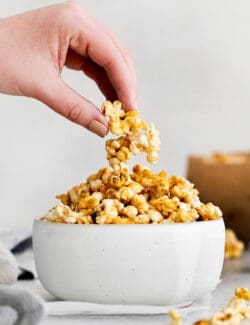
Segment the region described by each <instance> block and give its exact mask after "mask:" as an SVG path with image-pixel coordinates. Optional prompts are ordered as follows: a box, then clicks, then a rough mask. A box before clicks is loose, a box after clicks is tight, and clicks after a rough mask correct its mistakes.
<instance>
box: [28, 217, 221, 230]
mask: <svg viewBox="0 0 250 325" xmlns="http://www.w3.org/2000/svg"><path fill="white" fill-rule="evenodd" d="M218 223H219V224H220V223H223V224H224V227H225V223H224V219H223V217H221V218H219V219H214V220H206V221H193V222H175V223H156V224H152V223H151V224H141V223H139V224H135V223H130V224H113V223H109V224H96V223H94V224H79V223H56V222H51V221H44V220H41V218H39V217H36V218H35V219H34V222H33V225H35V224H47V225H48V227H55V226H56V227H57V226H58V227H67V226H71V227H91V228H94V227H95V228H96V227H105V228H106V227H119V228H120V227H124V226H125V227H130V228H132V227H133V228H134V227H135V228H139V227H140V228H141V227H148V226H149V225H150V226H153V227H163V226H165V227H198V226H199V227H202V225H207V224H215V225H216V224H218ZM195 225H197V226H195Z"/></svg>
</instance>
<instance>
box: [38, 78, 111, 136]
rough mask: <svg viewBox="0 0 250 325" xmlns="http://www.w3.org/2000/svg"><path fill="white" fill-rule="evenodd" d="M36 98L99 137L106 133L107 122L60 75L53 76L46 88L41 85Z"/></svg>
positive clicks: (93, 106) (95, 108)
mask: <svg viewBox="0 0 250 325" xmlns="http://www.w3.org/2000/svg"><path fill="white" fill-rule="evenodd" d="M36 98H37V99H39V100H40V101H42V102H43V103H45V104H46V105H47V106H49V107H51V108H52V109H53V110H54V111H56V112H57V113H59V114H61V115H63V116H64V117H66V118H67V119H69V120H71V121H72V122H74V123H77V124H79V125H81V126H83V127H85V128H87V129H88V130H89V131H91V132H93V133H95V134H97V135H99V136H100V137H104V136H105V135H106V134H107V133H108V123H107V121H106V119H105V117H104V116H103V115H102V113H101V112H100V111H99V110H98V109H97V107H96V106H95V105H94V104H92V103H91V102H90V101H88V100H87V99H86V98H84V97H82V96H81V95H79V94H78V93H77V92H75V91H74V90H73V89H71V88H70V87H69V86H67V85H66V84H65V83H64V82H63V80H62V79H60V77H54V78H53V79H52V80H51V81H50V84H49V85H46V88H45V87H44V89H43V87H41V88H40V91H39V94H38V95H37V96H36Z"/></svg>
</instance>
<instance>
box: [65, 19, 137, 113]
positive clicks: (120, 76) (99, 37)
mask: <svg viewBox="0 0 250 325" xmlns="http://www.w3.org/2000/svg"><path fill="white" fill-rule="evenodd" d="M86 19H89V20H90V21H91V23H88V22H86ZM80 20H81V19H80ZM78 24H79V26H80V25H82V26H85V30H84V29H82V30H80V32H79V35H78V37H76V38H72V39H71V42H70V47H71V49H73V50H74V51H75V52H77V53H78V54H80V55H82V56H83V57H84V56H85V57H86V55H87V56H88V57H89V58H90V59H91V60H93V61H94V62H95V63H97V64H98V65H99V66H101V67H103V68H104V69H105V71H106V73H107V75H108V78H109V80H110V82H111V84H112V86H113V87H114V89H115V91H116V94H117V97H118V98H119V99H120V100H121V101H122V102H123V105H124V107H125V109H127V110H129V109H134V108H135V107H136V104H137V83H136V78H135V73H134V68H133V65H132V63H131V62H132V61H131V59H130V58H129V55H128V54H127V53H126V52H125V50H124V51H123V50H121V48H120V47H119V46H118V45H117V44H116V43H115V42H114V41H113V39H112V38H111V37H110V35H109V34H108V33H107V32H106V31H105V30H104V29H103V28H101V27H100V26H99V25H98V24H96V23H95V22H93V19H92V18H91V17H88V16H86V14H85V15H84V16H83V17H82V21H81V23H79V22H78ZM86 26H87V31H86Z"/></svg>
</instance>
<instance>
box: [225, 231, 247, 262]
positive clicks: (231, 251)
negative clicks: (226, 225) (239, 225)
mask: <svg viewBox="0 0 250 325" xmlns="http://www.w3.org/2000/svg"><path fill="white" fill-rule="evenodd" d="M243 251H244V243H243V242H242V241H240V240H239V239H238V238H237V236H236V234H235V233H234V231H233V230H232V229H226V243H225V256H224V258H225V259H230V258H239V257H241V255H242V253H243Z"/></svg>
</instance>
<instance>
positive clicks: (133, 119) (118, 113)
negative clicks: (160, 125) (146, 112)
mask: <svg viewBox="0 0 250 325" xmlns="http://www.w3.org/2000/svg"><path fill="white" fill-rule="evenodd" d="M102 112H103V114H104V115H105V116H106V117H108V118H109V128H110V131H111V132H112V133H113V134H114V135H118V136H121V137H120V138H118V139H112V140H108V141H107V143H106V151H107V159H108V160H109V161H110V159H112V158H113V157H115V158H117V159H118V160H119V161H121V162H127V161H128V160H129V159H130V158H131V157H132V155H137V154H138V153H139V152H145V153H146V154H147V160H148V162H150V163H155V162H156V161H157V160H158V154H159V151H160V139H159V132H158V131H157V130H156V128H155V127H154V125H153V124H151V125H148V124H147V123H146V122H145V121H144V120H142V119H141V118H140V117H139V112H138V111H129V112H125V111H124V110H123V109H122V104H121V102H119V101H115V102H114V103H113V104H112V103H111V102H109V101H105V102H104V103H103V105H102Z"/></svg>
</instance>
